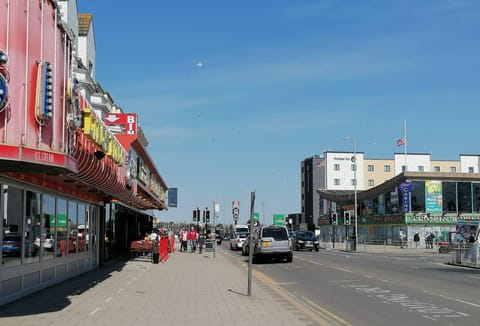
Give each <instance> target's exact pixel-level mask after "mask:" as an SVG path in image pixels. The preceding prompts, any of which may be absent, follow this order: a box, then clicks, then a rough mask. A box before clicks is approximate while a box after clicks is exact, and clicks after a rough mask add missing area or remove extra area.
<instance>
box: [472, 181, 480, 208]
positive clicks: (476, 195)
mask: <svg viewBox="0 0 480 326" xmlns="http://www.w3.org/2000/svg"><path fill="white" fill-rule="evenodd" d="M472 192H473V196H472V198H473V211H474V212H475V213H479V212H480V183H472Z"/></svg>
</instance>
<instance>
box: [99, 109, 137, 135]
mask: <svg viewBox="0 0 480 326" xmlns="http://www.w3.org/2000/svg"><path fill="white" fill-rule="evenodd" d="M105 123H106V124H109V125H122V126H124V128H125V129H124V131H123V133H124V134H127V135H136V134H137V114H135V113H109V114H107V115H106V116H105Z"/></svg>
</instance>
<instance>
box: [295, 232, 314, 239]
mask: <svg viewBox="0 0 480 326" xmlns="http://www.w3.org/2000/svg"><path fill="white" fill-rule="evenodd" d="M297 235H298V236H299V237H302V238H313V237H314V236H315V234H314V233H313V232H312V231H302V232H298V233H297Z"/></svg>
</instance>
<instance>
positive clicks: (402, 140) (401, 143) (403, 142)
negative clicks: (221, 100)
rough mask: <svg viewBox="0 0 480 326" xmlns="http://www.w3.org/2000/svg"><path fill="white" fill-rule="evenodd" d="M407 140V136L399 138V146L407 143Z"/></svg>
mask: <svg viewBox="0 0 480 326" xmlns="http://www.w3.org/2000/svg"><path fill="white" fill-rule="evenodd" d="M405 143H406V141H405V138H404V137H402V138H400V139H399V140H397V146H402V145H405Z"/></svg>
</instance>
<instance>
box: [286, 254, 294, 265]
mask: <svg viewBox="0 0 480 326" xmlns="http://www.w3.org/2000/svg"><path fill="white" fill-rule="evenodd" d="M291 262H293V253H290V255H288V256H287V263H291Z"/></svg>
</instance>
